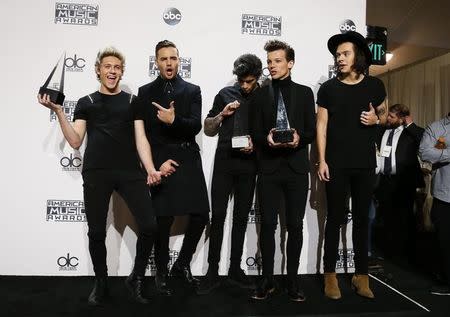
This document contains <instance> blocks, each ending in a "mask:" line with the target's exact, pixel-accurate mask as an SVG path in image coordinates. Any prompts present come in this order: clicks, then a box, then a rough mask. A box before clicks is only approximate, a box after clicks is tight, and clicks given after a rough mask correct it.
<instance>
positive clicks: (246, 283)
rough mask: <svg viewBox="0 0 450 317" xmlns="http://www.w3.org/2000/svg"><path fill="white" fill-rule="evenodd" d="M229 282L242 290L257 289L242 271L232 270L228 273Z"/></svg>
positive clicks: (239, 269)
mask: <svg viewBox="0 0 450 317" xmlns="http://www.w3.org/2000/svg"><path fill="white" fill-rule="evenodd" d="M228 281H229V282H230V283H231V284H234V285H237V286H239V287H240V288H246V289H255V284H254V283H253V282H252V281H251V280H250V278H249V277H248V276H247V275H246V274H245V272H244V271H243V270H242V269H241V268H238V269H231V268H230V270H229V271H228Z"/></svg>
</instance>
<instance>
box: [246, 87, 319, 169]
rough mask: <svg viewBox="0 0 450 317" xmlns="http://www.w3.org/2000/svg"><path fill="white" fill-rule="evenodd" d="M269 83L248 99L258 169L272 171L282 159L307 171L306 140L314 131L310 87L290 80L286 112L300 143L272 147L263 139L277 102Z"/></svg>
mask: <svg viewBox="0 0 450 317" xmlns="http://www.w3.org/2000/svg"><path fill="white" fill-rule="evenodd" d="M272 92H273V90H272V89H271V86H270V84H269V85H266V86H263V87H261V88H260V89H258V91H256V92H255V94H254V96H253V98H252V100H251V101H250V131H251V133H250V134H251V136H252V139H253V140H254V143H255V145H256V150H257V158H258V168H259V172H261V173H272V172H274V171H276V170H277V169H278V168H279V167H280V163H281V162H282V161H287V162H288V164H289V166H290V167H291V168H292V169H293V170H294V171H295V172H297V173H307V172H308V171H309V157H308V144H310V143H311V142H312V141H313V140H314V138H315V135H316V117H315V106H314V95H313V92H312V90H311V88H309V87H306V86H303V85H300V84H297V83H295V82H293V81H290V85H289V96H285V98H286V99H287V114H288V118H289V122H290V127H291V128H294V129H296V130H297V133H298V134H299V136H300V143H299V145H298V147H297V148H295V149H290V148H282V149H273V148H271V147H269V145H268V143H267V135H268V134H269V131H270V130H271V129H272V128H274V127H275V122H276V116H277V104H276V103H275V100H274V96H273V93H272Z"/></svg>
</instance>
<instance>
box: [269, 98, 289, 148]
mask: <svg viewBox="0 0 450 317" xmlns="http://www.w3.org/2000/svg"><path fill="white" fill-rule="evenodd" d="M272 139H273V142H275V143H289V142H292V141H294V131H293V130H292V129H291V128H290V126H289V120H288V116H287V112H286V106H285V105H284V101H283V95H282V94H281V90H280V93H279V95H278V107H277V122H276V125H275V130H274V131H273V132H272Z"/></svg>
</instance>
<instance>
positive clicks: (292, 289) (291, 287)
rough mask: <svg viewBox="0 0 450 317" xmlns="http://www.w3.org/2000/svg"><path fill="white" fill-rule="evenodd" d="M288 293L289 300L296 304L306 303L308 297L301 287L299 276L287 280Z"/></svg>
mask: <svg viewBox="0 0 450 317" xmlns="http://www.w3.org/2000/svg"><path fill="white" fill-rule="evenodd" d="M287 293H288V296H289V299H290V300H291V301H294V302H304V301H305V299H306V297H305V293H304V292H303V290H302V288H301V287H300V283H299V282H298V278H297V276H295V277H288V280H287Z"/></svg>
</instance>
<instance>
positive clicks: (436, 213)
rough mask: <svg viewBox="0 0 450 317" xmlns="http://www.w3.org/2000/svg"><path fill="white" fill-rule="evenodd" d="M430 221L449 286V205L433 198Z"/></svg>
mask: <svg viewBox="0 0 450 317" xmlns="http://www.w3.org/2000/svg"><path fill="white" fill-rule="evenodd" d="M431 220H432V221H433V224H434V226H435V228H436V236H437V240H438V244H439V250H440V256H441V264H442V271H443V273H444V275H445V278H446V282H447V285H449V286H450V232H449V228H450V203H448V202H445V201H442V200H439V199H437V198H433V206H432V208H431Z"/></svg>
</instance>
